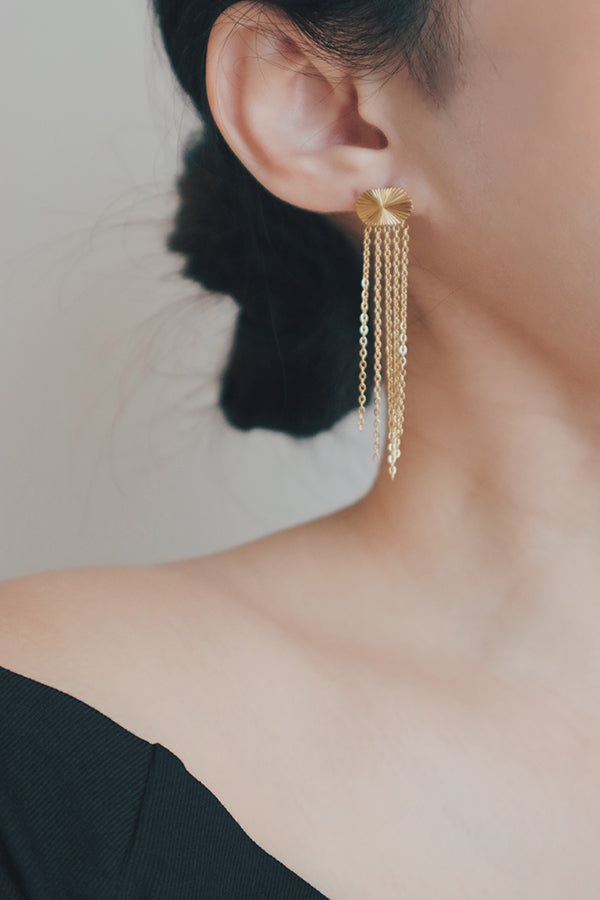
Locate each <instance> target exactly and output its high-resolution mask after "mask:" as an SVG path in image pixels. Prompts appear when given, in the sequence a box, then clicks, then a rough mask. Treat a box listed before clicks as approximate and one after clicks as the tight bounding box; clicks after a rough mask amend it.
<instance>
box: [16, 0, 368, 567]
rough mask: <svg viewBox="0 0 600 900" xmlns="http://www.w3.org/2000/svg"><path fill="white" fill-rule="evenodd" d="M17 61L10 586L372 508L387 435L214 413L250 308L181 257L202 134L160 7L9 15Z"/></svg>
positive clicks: (87, 6)
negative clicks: (188, 185) (174, 221)
mask: <svg viewBox="0 0 600 900" xmlns="http://www.w3.org/2000/svg"><path fill="white" fill-rule="evenodd" d="M0 51H1V52H0V60H1V61H0V75H1V78H0V97H1V102H2V119H3V129H2V130H3V134H2V142H1V144H0V154H1V159H0V163H1V165H0V178H1V179H2V204H1V207H0V222H1V224H0V239H1V240H0V264H1V269H0V289H1V293H0V414H1V428H2V434H1V441H0V578H3V579H4V578H11V577H15V576H18V575H25V574H30V573H35V572H41V571H48V570H55V569H60V568H69V567H79V566H89V565H103V564H113V565H115V564H116V565H121V564H143V563H149V562H158V561H162V560H167V559H178V558H182V557H188V556H195V555H204V554H206V553H210V552H213V551H215V550H220V549H224V548H226V547H231V546H234V545H237V544H240V543H244V542H246V541H250V540H252V539H254V538H258V537H260V536H263V535H265V534H268V533H271V532H273V531H276V530H278V529H280V528H284V527H287V526H290V525H293V524H296V523H299V522H303V521H308V520H310V519H313V518H316V517H317V516H320V515H324V514H326V513H328V512H331V511H333V510H334V509H338V508H340V507H342V506H345V505H347V504H349V503H351V502H353V501H354V500H355V499H357V498H358V497H359V496H361V495H362V494H364V493H365V491H366V490H367V489H368V488H369V486H370V484H371V483H372V481H373V478H374V477H375V464H374V463H373V462H372V459H371V453H372V450H371V442H372V438H371V431H370V428H371V424H372V421H371V418H370V417H369V419H368V425H369V430H368V431H367V432H365V433H364V434H363V435H360V434H359V432H358V429H357V420H356V415H355V414H351V415H350V416H349V417H348V418H347V419H346V420H345V421H344V422H342V423H341V424H340V425H339V426H338V427H337V428H335V429H334V430H333V431H332V432H330V433H328V434H326V435H323V436H321V437H319V438H317V439H315V440H312V441H303V442H297V441H294V440H292V439H290V438H287V437H286V436H283V435H276V434H272V433H268V432H264V431H260V432H253V433H251V434H249V435H247V434H240V433H236V432H234V431H233V430H231V429H230V428H229V427H228V426H227V425H226V424H225V423H224V421H223V420H222V418H221V416H220V413H219V412H218V411H217V410H216V409H215V396H216V390H217V378H218V372H219V367H220V365H221V364H222V361H223V357H224V354H225V352H226V349H227V346H228V341H229V336H230V331H231V325H232V321H233V320H232V312H233V306H232V303H231V301H230V300H228V299H227V298H225V299H219V300H216V299H214V298H202V297H201V296H200V292H199V290H198V289H197V288H196V287H195V286H194V285H193V284H191V283H188V282H185V281H184V280H182V279H181V278H180V276H179V275H178V269H179V266H180V260H179V258H178V257H176V256H172V255H170V254H168V253H167V252H166V251H165V250H164V239H165V235H166V234H167V232H168V229H169V225H170V220H171V217H172V215H173V212H174V209H175V195H174V178H175V176H176V173H177V171H178V170H179V166H180V155H181V150H182V146H183V142H184V140H185V138H186V136H187V135H188V133H189V132H190V131H191V130H192V129H194V128H195V127H197V122H196V120H195V118H194V116H193V115H192V113H191V112H190V110H189V109H188V108H186V105H185V103H184V101H183V98H182V97H181V95H180V93H179V92H178V89H177V88H176V86H175V84H174V82H173V79H172V77H171V74H170V72H169V70H168V68H167V65H166V62H165V60H164V57H163V55H162V51H161V49H160V48H159V46H158V44H157V39H156V37H155V35H154V33H153V30H152V24H151V18H150V15H149V11H148V5H147V3H146V2H145V0H126V2H124V0H103V2H102V3H82V2H81V0H53V2H52V3H48V0H30V2H28V3H27V4H24V3H21V2H18V0H4V2H3V3H2V7H1V11H0ZM357 335H358V322H357ZM357 340H358V338H357ZM357 352H358V346H357Z"/></svg>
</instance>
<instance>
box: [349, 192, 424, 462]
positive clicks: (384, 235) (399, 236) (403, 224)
mask: <svg viewBox="0 0 600 900" xmlns="http://www.w3.org/2000/svg"><path fill="white" fill-rule="evenodd" d="M412 211H413V202H412V200H411V199H410V197H409V196H408V194H407V193H406V191H404V190H402V188H377V189H375V190H370V191H366V192H365V193H364V194H362V196H361V197H359V199H358V201H357V203H356V212H357V214H358V216H359V218H360V219H361V221H362V222H363V223H364V225H365V235H364V268H363V279H362V305H361V316H360V384H359V428H360V430H361V431H362V430H363V429H364V425H365V409H366V403H367V349H368V336H369V314H370V305H371V304H370V301H371V284H372V288H373V290H372V294H373V310H372V314H373V333H374V342H375V343H374V370H375V371H374V387H373V395H374V409H375V459H376V460H379V459H380V458H381V386H382V360H383V350H382V333H383V323H384V320H385V337H386V347H385V366H386V386H387V409H388V414H387V444H388V446H387V451H388V465H389V472H390V477H391V478H392V480H393V479H394V478H395V477H396V474H397V471H398V469H397V466H396V463H397V462H398V460H399V458H400V455H401V441H402V435H403V432H404V416H405V407H406V363H407V354H408V344H407V340H408V337H407V317H408V250H409V237H410V236H409V230H408V224H407V219H408V217H409V216H410V215H411V213H412Z"/></svg>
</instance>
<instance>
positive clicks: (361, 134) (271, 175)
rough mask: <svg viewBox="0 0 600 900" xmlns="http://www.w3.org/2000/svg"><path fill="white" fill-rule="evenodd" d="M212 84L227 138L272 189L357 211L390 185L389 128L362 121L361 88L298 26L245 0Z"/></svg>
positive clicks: (231, 21) (213, 62)
mask: <svg viewBox="0 0 600 900" xmlns="http://www.w3.org/2000/svg"><path fill="white" fill-rule="evenodd" d="M206 78H207V89H208V96H209V102H210V106H211V111H212V114H213V117H214V119H215V122H216V124H217V126H218V128H219V129H220V131H221V133H222V135H223V137H224V138H225V140H226V141H227V143H228V144H229V146H230V147H231V149H232V150H233V152H234V153H235V154H236V155H237V156H238V158H239V159H240V160H241V162H242V163H243V164H244V165H245V166H246V168H247V169H249V171H250V172H252V174H253V175H254V177H255V178H257V180H258V181H260V182H261V183H262V184H263V186H264V187H265V188H267V190H269V191H270V192H271V193H273V194H275V195H276V196H278V197H280V198H281V199H282V200H285V201H286V202H288V203H292V204H294V205H296V206H299V207H301V208H305V209H311V210H314V211H317V212H339V211H343V210H350V209H352V208H353V204H354V200H355V197H356V193H357V190H358V191H360V190H361V186H362V185H364V187H362V189H363V190H364V189H365V188H366V187H373V186H374V185H376V184H385V183H387V177H388V176H387V173H386V168H387V166H388V165H389V160H388V158H387V154H386V153H385V150H386V148H387V144H388V142H387V138H386V136H385V134H384V132H383V130H382V129H381V128H379V127H377V126H376V125H375V124H371V123H369V122H367V121H366V120H365V118H363V116H362V115H361V111H360V104H359V97H358V91H357V88H356V84H355V82H354V81H353V79H352V78H351V77H350V76H349V75H348V73H345V72H342V71H341V67H340V66H339V65H335V64H334V65H331V64H328V63H326V62H325V61H324V60H323V58H322V55H320V54H318V53H317V52H314V53H313V52H311V47H310V45H309V44H308V43H307V41H306V40H305V39H303V38H302V37H301V36H300V35H299V33H298V32H297V30H296V29H295V27H294V26H293V24H292V23H291V22H290V21H289V20H288V19H287V18H286V17H285V16H284V15H283V14H280V13H275V12H273V11H270V12H269V13H268V15H267V14H265V13H264V11H263V10H262V8H261V7H260V6H259V5H258V4H254V3H240V4H236V5H235V6H234V7H231V8H230V9H229V10H228V11H227V12H226V13H224V14H222V16H221V17H220V18H219V20H218V21H217V22H216V23H215V26H214V28H213V31H212V34H211V38H210V41H209V46H208V57H207V68H206Z"/></svg>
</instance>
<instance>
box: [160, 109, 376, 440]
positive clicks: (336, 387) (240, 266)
mask: <svg viewBox="0 0 600 900" xmlns="http://www.w3.org/2000/svg"><path fill="white" fill-rule="evenodd" d="M178 191H179V196H180V201H181V202H180V207H179V210H178V213H177V217H176V220H175V228H174V230H173V232H172V234H171V235H170V237H169V241H168V246H169V249H170V250H172V251H174V252H177V253H180V254H182V255H183V256H185V257H186V262H185V266H184V269H183V274H184V276H185V277H187V278H189V279H191V280H193V281H196V282H198V283H199V284H201V285H203V287H204V288H206V289H207V290H209V291H215V292H218V293H223V294H228V295H229V296H231V297H232V298H233V299H234V300H235V301H236V302H237V303H238V304H239V306H240V312H239V314H238V318H237V322H236V327H235V332H234V337H233V343H232V346H231V350H230V353H229V357H228V360H227V363H226V367H225V370H224V373H223V381H222V389H221V396H220V405H221V407H222V409H223V411H224V413H225V416H226V418H227V420H228V421H229V422H230V423H231V424H232V425H233V426H235V427H236V428H240V429H242V430H249V429H251V428H268V429H272V430H275V431H283V432H286V433H288V434H291V435H293V436H295V437H309V436H312V435H315V434H318V433H319V432H321V431H324V430H327V429H329V428H331V427H332V426H333V425H334V424H335V423H336V422H338V421H339V420H340V419H341V418H342V417H343V416H345V415H346V414H347V413H348V412H349V411H350V410H352V409H354V408H356V407H357V405H358V375H359V353H358V322H359V316H360V299H361V298H360V293H361V292H360V280H361V269H360V260H359V259H358V255H357V253H356V251H355V250H354V248H353V247H352V245H351V243H350V241H349V240H348V239H347V238H346V237H345V236H344V235H343V234H342V233H341V232H340V231H339V230H338V229H337V228H336V227H335V226H334V225H333V224H332V223H331V222H330V221H329V220H328V219H327V218H325V217H324V216H321V215H318V214H316V213H311V212H307V211H305V210H300V209H297V208H296V207H293V206H290V205H289V204H286V203H284V202H282V201H281V200H279V199H278V198H276V197H275V196H273V195H272V194H271V193H269V192H268V191H267V190H265V188H263V187H262V185H261V184H260V183H259V182H258V181H256V179H255V178H253V176H252V175H250V173H249V172H248V171H247V170H246V169H245V168H244V167H243V166H242V165H241V163H240V162H239V160H238V159H237V157H236V156H235V155H234V154H233V153H232V152H231V150H230V149H229V147H228V146H227V144H225V142H224V141H223V139H222V138H221V136H220V134H219V132H218V131H217V130H216V127H214V126H211V125H210V123H207V126H206V128H205V130H204V132H203V134H202V136H201V137H200V138H198V136H197V135H194V136H192V140H191V141H190V142H189V143H188V145H187V147H186V150H185V154H184V169H183V174H182V175H181V176H180V178H179V180H178Z"/></svg>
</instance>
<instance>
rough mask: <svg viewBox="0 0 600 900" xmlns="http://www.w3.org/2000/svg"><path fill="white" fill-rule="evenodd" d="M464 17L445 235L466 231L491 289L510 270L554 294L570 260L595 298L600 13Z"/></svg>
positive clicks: (554, 9) (550, 8)
mask: <svg viewBox="0 0 600 900" xmlns="http://www.w3.org/2000/svg"><path fill="white" fill-rule="evenodd" d="M465 14H466V19H465V23H464V28H465V31H464V38H463V76H462V82H461V85H460V87H459V88H458V90H457V92H456V94H455V97H454V100H453V101H452V102H451V103H450V104H449V106H448V108H447V110H446V111H445V113H444V114H442V115H441V116H440V118H439V121H438V123H437V127H438V128H439V140H438V142H437V143H438V146H440V145H441V146H443V147H444V154H443V157H444V159H443V162H444V167H443V171H439V182H438V189H439V192H440V193H439V196H440V198H441V205H442V207H443V209H444V212H445V214H447V222H446V229H449V228H452V229H453V231H455V232H456V231H459V230H460V231H462V235H463V241H464V247H463V248H462V250H463V252H468V249H467V248H468V247H469V246H473V244H474V246H476V247H477V249H478V253H479V255H478V261H479V263H481V265H482V268H484V269H485V271H487V272H488V273H489V274H490V276H492V277H491V279H490V280H491V281H493V279H494V277H497V276H498V274H499V270H500V269H502V270H510V272H511V273H512V274H513V277H514V278H515V284H516V285H520V286H521V290H522V289H523V287H524V286H525V287H528V285H527V280H528V279H531V282H532V284H531V287H533V286H534V285H538V287H539V286H542V287H543V288H544V290H548V289H549V288H550V287H551V284H557V283H559V282H560V281H561V279H563V278H564V263H565V261H566V260H567V259H568V260H569V266H570V267H573V266H577V270H578V276H577V277H579V278H580V279H581V284H580V287H581V289H582V290H585V289H588V290H589V288H590V286H591V283H592V282H593V283H597V279H598V277H599V276H600V272H599V264H598V262H597V259H598V257H599V254H598V250H600V171H599V170H600V163H599V154H598V150H599V148H600V3H598V0H573V2H572V3H570V4H568V5H566V4H564V3H563V2H562V0H560V2H559V0H528V2H527V3H523V2H522V0H505V2H497V0H473V2H472V3H471V4H470V5H469V8H468V9H466V10H465ZM482 235H483V236H484V238H485V240H484V242H482ZM482 243H483V244H485V246H482ZM571 277H572V273H570V274H569V279H570V278H571ZM544 282H546V283H544ZM569 284H570V287H571V286H572V283H571V282H569ZM563 287H564V284H563Z"/></svg>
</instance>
